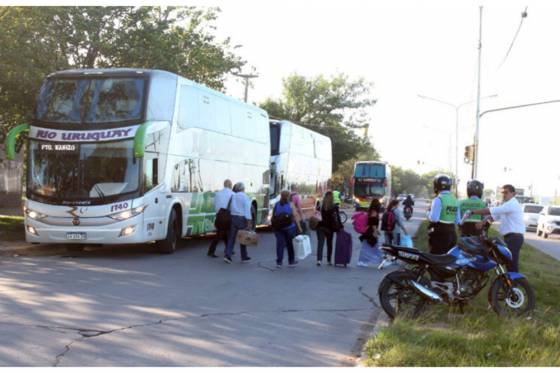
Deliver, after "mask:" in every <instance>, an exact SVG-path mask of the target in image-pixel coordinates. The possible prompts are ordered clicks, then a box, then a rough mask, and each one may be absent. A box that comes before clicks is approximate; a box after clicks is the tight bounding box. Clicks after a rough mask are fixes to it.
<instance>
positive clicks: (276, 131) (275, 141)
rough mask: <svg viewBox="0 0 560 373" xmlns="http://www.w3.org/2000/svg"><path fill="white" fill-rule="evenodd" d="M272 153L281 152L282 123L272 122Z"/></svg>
mask: <svg viewBox="0 0 560 373" xmlns="http://www.w3.org/2000/svg"><path fill="white" fill-rule="evenodd" d="M270 154H271V155H278V154H280V125H278V124H272V123H271V124H270Z"/></svg>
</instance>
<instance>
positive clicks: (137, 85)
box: [36, 78, 145, 123]
mask: <svg viewBox="0 0 560 373" xmlns="http://www.w3.org/2000/svg"><path fill="white" fill-rule="evenodd" d="M144 85H145V80H144V79H139V78H103V79H102V78H95V79H93V78H91V79H89V78H88V79H68V78H67V79H59V78H57V79H48V80H47V81H45V83H44V84H43V86H42V87H41V90H40V92H39V99H38V102H37V112H36V117H37V119H38V120H41V121H44V122H56V123H114V122H121V121H129V120H139V119H141V117H142V102H143V97H144Z"/></svg>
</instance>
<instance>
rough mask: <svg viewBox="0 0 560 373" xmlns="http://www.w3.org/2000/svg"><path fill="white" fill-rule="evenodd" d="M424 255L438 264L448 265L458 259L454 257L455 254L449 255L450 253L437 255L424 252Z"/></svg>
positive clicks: (431, 261)
mask: <svg viewBox="0 0 560 373" xmlns="http://www.w3.org/2000/svg"><path fill="white" fill-rule="evenodd" d="M422 255H423V256H424V258H426V260H428V261H429V262H430V263H432V264H436V265H447V264H451V263H454V262H455V260H457V258H456V257H454V256H453V255H448V254H443V255H436V254H428V253H422Z"/></svg>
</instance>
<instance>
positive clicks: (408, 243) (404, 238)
mask: <svg viewBox="0 0 560 373" xmlns="http://www.w3.org/2000/svg"><path fill="white" fill-rule="evenodd" d="M399 246H401V247H410V248H413V247H414V244H413V243H412V237H410V236H409V235H407V234H403V235H401V243H400V245H399Z"/></svg>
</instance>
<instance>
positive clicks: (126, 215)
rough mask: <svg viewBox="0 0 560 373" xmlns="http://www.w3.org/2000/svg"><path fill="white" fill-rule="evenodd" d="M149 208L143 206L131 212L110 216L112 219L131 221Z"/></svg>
mask: <svg viewBox="0 0 560 373" xmlns="http://www.w3.org/2000/svg"><path fill="white" fill-rule="evenodd" d="M146 207H148V205H142V206H140V207H136V208H133V209H131V210H126V211H121V212H117V213H115V214H112V215H109V217H110V218H111V219H115V220H126V219H130V218H132V217H133V216H136V215H139V214H141V213H143V212H144V210H145V209H146Z"/></svg>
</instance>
